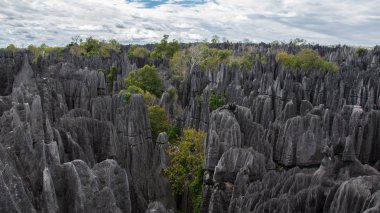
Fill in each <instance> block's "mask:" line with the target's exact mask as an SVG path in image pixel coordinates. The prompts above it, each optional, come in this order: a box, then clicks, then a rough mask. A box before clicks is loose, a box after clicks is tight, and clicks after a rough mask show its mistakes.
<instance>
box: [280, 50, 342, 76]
mask: <svg viewBox="0 0 380 213" xmlns="http://www.w3.org/2000/svg"><path fill="white" fill-rule="evenodd" d="M276 60H277V61H282V63H283V64H284V65H285V66H286V67H288V68H293V69H320V70H324V71H330V72H333V73H336V72H338V70H339V68H338V66H337V65H335V64H333V63H331V62H329V61H327V60H325V59H324V58H322V57H321V56H320V55H319V54H318V53H317V52H316V51H314V50H312V49H302V50H301V51H300V52H299V53H297V54H296V55H293V54H288V53H286V52H283V51H281V52H279V53H278V54H277V56H276Z"/></svg>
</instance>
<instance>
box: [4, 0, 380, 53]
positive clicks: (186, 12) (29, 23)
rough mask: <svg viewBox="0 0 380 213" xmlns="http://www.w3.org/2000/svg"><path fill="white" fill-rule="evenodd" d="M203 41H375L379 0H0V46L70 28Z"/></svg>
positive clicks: (379, 29)
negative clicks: (296, 39) (295, 39)
mask: <svg viewBox="0 0 380 213" xmlns="http://www.w3.org/2000/svg"><path fill="white" fill-rule="evenodd" d="M164 34H168V35H170V38H175V39H178V40H180V41H184V42H191V41H201V40H204V39H208V40H210V38H211V37H212V36H213V35H218V36H219V37H221V38H222V37H225V38H228V40H230V41H242V40H243V39H249V40H250V41H254V42H260V41H264V42H269V41H273V40H279V41H288V40H289V39H292V38H297V37H299V38H304V39H306V40H308V41H311V42H316V43H320V44H349V45H366V46H373V45H376V44H380V0H362V1H359V0H333V1H331V0H318V1H310V0H266V1H264V0H263V1H259V0H193V1H190V0H154V1H146V0H133V1H126V0H0V46H6V45H7V44H9V43H14V44H16V45H17V46H23V47H25V46H27V45H28V44H31V43H32V44H41V43H46V44H48V45H63V44H67V43H69V42H70V41H71V38H72V37H73V36H76V35H80V36H82V37H88V36H93V37H96V38H100V39H111V38H114V39H117V40H118V41H120V42H122V43H124V44H128V43H147V42H154V41H158V40H160V39H161V38H162V36H163V35H164Z"/></svg>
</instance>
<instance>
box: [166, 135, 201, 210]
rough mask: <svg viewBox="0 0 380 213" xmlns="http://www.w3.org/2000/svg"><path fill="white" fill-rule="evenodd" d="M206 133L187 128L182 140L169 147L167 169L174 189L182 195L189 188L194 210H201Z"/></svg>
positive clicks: (177, 193)
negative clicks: (169, 158)
mask: <svg viewBox="0 0 380 213" xmlns="http://www.w3.org/2000/svg"><path fill="white" fill-rule="evenodd" d="M205 137H206V133H205V132H202V131H196V130H194V129H187V130H184V131H183V137H182V138H181V140H179V141H177V142H176V143H173V144H172V145H171V146H170V148H169V155H170V157H171V160H170V165H169V166H168V167H167V168H166V170H165V175H166V176H167V177H168V178H169V181H170V183H171V187H172V190H173V192H174V194H175V195H176V196H178V197H179V196H181V195H182V194H183V193H184V191H185V190H189V192H190V193H191V198H192V202H193V212H200V205H201V199H202V178H203V161H204V155H203V146H204V140H205Z"/></svg>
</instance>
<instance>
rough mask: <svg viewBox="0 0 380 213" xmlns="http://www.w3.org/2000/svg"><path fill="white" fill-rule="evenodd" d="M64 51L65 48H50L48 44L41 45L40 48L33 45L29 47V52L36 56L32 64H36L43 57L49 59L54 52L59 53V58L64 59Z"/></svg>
mask: <svg viewBox="0 0 380 213" xmlns="http://www.w3.org/2000/svg"><path fill="white" fill-rule="evenodd" d="M63 49H64V48H63V47H49V46H47V45H46V44H41V45H40V46H39V47H37V46H34V45H33V44H31V45H29V46H28V50H29V51H30V52H31V53H33V55H34V58H33V60H32V63H36V62H37V61H38V59H39V58H40V57H42V56H44V57H48V56H49V54H51V53H52V52H56V53H58V57H59V58H61V59H62V58H63Z"/></svg>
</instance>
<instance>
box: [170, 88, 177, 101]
mask: <svg viewBox="0 0 380 213" xmlns="http://www.w3.org/2000/svg"><path fill="white" fill-rule="evenodd" d="M168 93H169V97H170V99H172V100H173V99H174V98H175V96H176V94H177V90H176V89H175V88H174V87H170V88H169V89H168Z"/></svg>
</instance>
